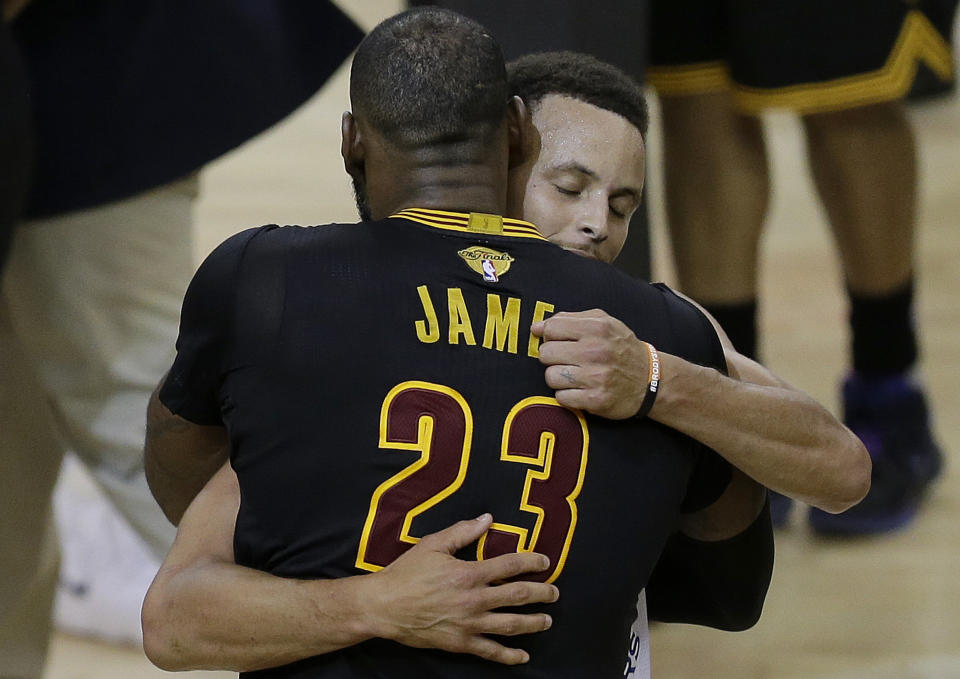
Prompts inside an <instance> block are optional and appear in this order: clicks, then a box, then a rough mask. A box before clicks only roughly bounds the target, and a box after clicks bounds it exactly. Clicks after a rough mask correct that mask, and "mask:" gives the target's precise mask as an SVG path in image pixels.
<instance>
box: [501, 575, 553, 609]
mask: <svg viewBox="0 0 960 679" xmlns="http://www.w3.org/2000/svg"><path fill="white" fill-rule="evenodd" d="M559 598H560V590H559V589H557V588H556V586H555V585H548V584H546V583H543V582H528V581H520V582H508V583H506V584H503V585H497V586H496V587H490V588H488V589H487V590H486V592H485V594H484V599H483V603H484V608H485V609H486V610H493V609H496V608H503V607H504V606H526V605H527V604H552V603H553V602H555V601H556V600H557V599H559Z"/></svg>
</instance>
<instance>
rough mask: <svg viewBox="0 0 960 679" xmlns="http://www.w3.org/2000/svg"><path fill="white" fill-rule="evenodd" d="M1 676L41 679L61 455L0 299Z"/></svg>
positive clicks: (54, 568) (53, 588)
mask: <svg viewBox="0 0 960 679" xmlns="http://www.w3.org/2000/svg"><path fill="white" fill-rule="evenodd" d="M0 375H2V376H3V379H2V380H0V469H2V470H3V472H2V473H0V574H2V577H0V677H2V679H40V676H41V673H42V672H43V664H44V659H45V657H46V651H47V645H48V643H49V639H50V617H51V609H52V607H53V597H54V593H55V592H56V588H57V570H58V562H59V556H58V554H59V552H58V549H57V535H56V529H55V527H54V524H53V520H52V514H51V502H50V499H51V495H52V493H53V487H54V484H55V483H56V480H57V472H58V470H59V469H60V461H61V459H62V457H63V454H62V448H61V445H60V442H59V441H58V440H57V438H56V436H55V435H54V430H55V426H54V422H53V419H52V417H51V416H50V411H49V409H48V407H47V403H46V400H45V398H44V396H43V394H42V391H41V389H40V385H39V384H38V383H37V381H36V379H35V375H34V373H33V371H32V369H31V366H30V364H29V362H28V360H27V358H26V357H25V356H24V354H23V352H22V350H21V346H20V343H19V340H18V338H17V337H16V336H15V334H14V332H13V329H12V327H11V325H10V318H9V313H8V310H7V305H6V301H5V299H4V298H3V297H2V296H0Z"/></svg>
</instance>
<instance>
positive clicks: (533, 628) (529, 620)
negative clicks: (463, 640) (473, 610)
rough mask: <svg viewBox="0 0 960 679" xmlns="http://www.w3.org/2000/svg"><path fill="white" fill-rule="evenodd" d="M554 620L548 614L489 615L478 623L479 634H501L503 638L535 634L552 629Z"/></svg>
mask: <svg viewBox="0 0 960 679" xmlns="http://www.w3.org/2000/svg"><path fill="white" fill-rule="evenodd" d="M551 625H553V618H551V617H550V616H549V615H547V614H546V613H529V614H524V615H521V614H519V613H488V614H487V615H484V616H482V617H481V618H479V619H478V620H477V622H476V630H477V633H478V634H499V635H501V636H508V637H513V636H518V635H520V634H534V633H536V632H543V631H545V630H548V629H550V626H551Z"/></svg>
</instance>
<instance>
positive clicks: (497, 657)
mask: <svg viewBox="0 0 960 679" xmlns="http://www.w3.org/2000/svg"><path fill="white" fill-rule="evenodd" d="M461 652H463V653H471V654H473V655H476V656H480V657H481V658H483V659H484V660H491V661H493V662H498V663H501V664H503V665H522V664H523V663H525V662H528V661H529V660H530V654H529V653H527V652H526V651H524V650H523V649H520V648H507V647H506V646H504V645H502V644H498V643H497V642H496V641H493V640H492V639H487V638H486V637H481V636H474V637H471V639H470V641H468V642H467V644H466V646H465V647H464V648H463V649H462V651H461Z"/></svg>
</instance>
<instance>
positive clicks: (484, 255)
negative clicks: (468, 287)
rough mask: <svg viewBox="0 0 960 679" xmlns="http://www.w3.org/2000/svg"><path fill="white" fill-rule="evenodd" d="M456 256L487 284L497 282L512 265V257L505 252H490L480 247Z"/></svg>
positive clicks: (462, 251) (474, 247)
mask: <svg viewBox="0 0 960 679" xmlns="http://www.w3.org/2000/svg"><path fill="white" fill-rule="evenodd" d="M457 254H458V255H460V258H461V259H462V260H463V261H464V262H466V263H467V266H469V267H470V268H471V269H473V270H474V271H476V272H477V273H478V274H480V275H481V276H483V280H485V281H487V282H488V283H496V282H497V281H499V280H500V276H502V275H503V274H505V273H507V271H509V269H510V264H511V263H513V257H511V256H510V255H508V254H507V253H506V252H500V251H499V250H491V249H490V248H485V247H483V246H480V245H474V246H473V247H470V248H466V249H464V250H460V251H459V252H457Z"/></svg>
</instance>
